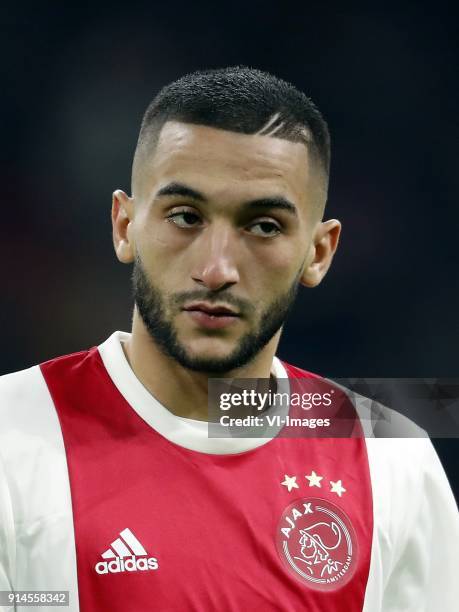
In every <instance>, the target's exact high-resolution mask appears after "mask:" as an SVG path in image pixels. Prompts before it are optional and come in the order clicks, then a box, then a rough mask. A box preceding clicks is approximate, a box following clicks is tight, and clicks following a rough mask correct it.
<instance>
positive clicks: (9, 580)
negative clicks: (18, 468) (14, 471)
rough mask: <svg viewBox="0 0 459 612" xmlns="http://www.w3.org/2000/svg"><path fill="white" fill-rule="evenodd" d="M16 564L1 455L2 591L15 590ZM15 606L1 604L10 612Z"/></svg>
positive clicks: (6, 486)
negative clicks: (14, 575)
mask: <svg viewBox="0 0 459 612" xmlns="http://www.w3.org/2000/svg"><path fill="white" fill-rule="evenodd" d="M14 565H15V537H14V521H13V510H12V507H11V497H10V492H9V487H8V482H7V480H6V474H5V470H4V466H3V462H2V458H1V456H0V591H12V590H13V573H14ZM13 609H14V607H13V606H2V605H0V610H1V612H10V611H11V610H13Z"/></svg>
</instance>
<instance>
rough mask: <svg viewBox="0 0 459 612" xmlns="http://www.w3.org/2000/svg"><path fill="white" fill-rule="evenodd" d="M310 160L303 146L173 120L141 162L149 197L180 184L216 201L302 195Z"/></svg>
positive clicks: (143, 180) (309, 172) (300, 196)
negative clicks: (249, 196) (169, 185)
mask: <svg viewBox="0 0 459 612" xmlns="http://www.w3.org/2000/svg"><path fill="white" fill-rule="evenodd" d="M310 165H311V162H310V159H309V154H308V149H307V148H306V146H305V145H304V144H302V143H293V142H290V141H288V140H285V139H281V138H276V137H270V136H260V135H247V134H239V133H236V132H230V131H226V130H220V129H216V128H211V127H208V126H203V125H193V124H189V123H181V122H177V121H169V122H167V123H165V124H164V126H163V127H162V129H161V132H160V134H159V137H158V141H157V145H156V147H155V151H154V153H153V155H151V156H148V157H147V158H146V159H145V160H144V162H143V164H142V166H143V167H142V182H143V183H144V187H145V190H146V192H147V193H151V192H152V191H153V190H154V189H157V188H158V187H160V186H161V185H162V184H165V183H167V182H170V181H180V182H183V183H186V184H189V185H190V186H192V187H196V188H199V189H201V190H203V191H204V192H205V193H206V194H207V195H208V196H209V197H213V196H215V197H219V196H222V195H225V194H227V193H228V189H229V188H230V189H231V194H232V197H235V196H236V197H237V194H238V193H239V192H240V193H241V196H242V195H244V196H245V195H247V194H248V193H249V192H250V193H253V194H260V195H268V194H269V193H273V192H276V194H277V195H285V196H287V197H288V196H290V197H291V198H294V199H296V200H297V201H299V200H300V199H301V198H302V197H304V196H305V192H306V191H307V188H308V182H309V179H310V174H311V168H310Z"/></svg>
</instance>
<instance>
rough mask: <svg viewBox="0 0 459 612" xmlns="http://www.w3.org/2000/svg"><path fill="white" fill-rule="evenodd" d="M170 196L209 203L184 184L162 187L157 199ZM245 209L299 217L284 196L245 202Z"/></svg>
mask: <svg viewBox="0 0 459 612" xmlns="http://www.w3.org/2000/svg"><path fill="white" fill-rule="evenodd" d="M168 196H183V197H186V198H191V199H193V200H197V201H198V202H207V198H206V197H205V195H204V194H202V193H201V192H200V191H196V189H192V188H191V187H188V185H184V184H183V183H176V182H172V183H169V184H168V185H165V186H164V187H161V189H159V190H158V191H157V192H156V195H155V199H156V198H159V197H168ZM243 207H244V208H249V209H256V210H260V209H261V210H268V209H269V210H272V209H278V210H285V211H286V212H288V213H290V214H291V215H294V216H295V217H296V216H297V215H298V211H297V208H296V206H295V204H293V202H291V201H290V200H288V199H287V198H284V197H283V196H271V197H265V198H258V199H256V200H250V201H248V202H244V204H243Z"/></svg>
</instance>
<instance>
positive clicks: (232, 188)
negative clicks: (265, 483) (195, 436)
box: [130, 122, 320, 374]
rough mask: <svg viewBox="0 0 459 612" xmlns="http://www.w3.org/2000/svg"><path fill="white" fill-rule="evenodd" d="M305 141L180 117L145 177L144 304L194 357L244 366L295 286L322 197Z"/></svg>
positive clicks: (161, 330)
mask: <svg viewBox="0 0 459 612" xmlns="http://www.w3.org/2000/svg"><path fill="white" fill-rule="evenodd" d="M316 183H317V177H315V176H314V173H313V169H312V166H311V161H310V159H309V155H308V150H307V148H306V147H305V146H304V145H303V144H301V143H291V142H289V141H286V140H283V139H278V138H273V137H268V136H258V135H244V134H237V133H234V132H228V131H223V130H217V129H214V128H209V127H205V126H200V125H191V124H185V123H179V122H168V123H166V124H165V125H164V127H163V129H162V131H161V133H160V137H159V140H158V144H157V146H156V149H155V151H154V153H152V155H151V156H150V157H148V156H147V158H146V159H145V160H144V161H143V163H142V165H141V168H140V170H139V171H138V172H137V175H136V177H135V184H134V194H133V199H134V215H133V219H132V223H131V226H132V227H131V228H130V232H131V233H130V238H131V240H132V242H133V244H134V245H135V246H134V251H135V263H134V273H133V285H134V294H135V300H136V304H137V308H138V310H139V313H140V315H141V317H142V320H143V322H144V324H145V327H146V328H147V330H148V331H149V333H150V335H151V337H152V339H153V340H154V341H155V343H156V344H157V345H158V346H159V347H160V348H161V349H162V350H163V352H164V353H166V354H167V355H169V356H170V357H172V358H174V359H175V360H177V361H178V362H179V363H180V364H181V365H182V366H184V367H186V368H189V369H192V370H198V371H203V372H208V373H214V374H216V373H225V372H230V371H231V370H234V369H235V368H238V367H241V366H242V365H244V364H246V363H248V362H249V361H251V360H252V359H253V357H254V356H255V355H256V354H257V353H258V352H259V351H260V350H261V349H262V348H263V347H264V346H266V344H267V343H268V342H270V341H276V342H277V340H278V336H279V333H280V328H281V326H282V324H283V322H284V319H285V317H286V316H287V313H288V311H289V308H290V306H291V305H292V302H293V300H294V297H295V293H296V289H297V286H298V283H299V281H300V280H301V277H302V273H303V270H304V266H305V263H306V264H307V262H308V259H310V258H311V256H312V251H311V247H312V235H313V231H314V228H315V225H316V224H317V223H319V222H320V219H319V218H318V214H317V209H318V208H319V207H318V205H317V204H316V201H315V199H317V198H318V197H320V195H319V191H318V188H317V185H316Z"/></svg>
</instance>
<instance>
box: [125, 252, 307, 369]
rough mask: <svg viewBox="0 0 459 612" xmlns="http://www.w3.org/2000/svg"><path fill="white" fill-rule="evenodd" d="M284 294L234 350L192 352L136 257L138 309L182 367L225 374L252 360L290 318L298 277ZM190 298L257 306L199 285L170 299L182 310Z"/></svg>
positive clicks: (248, 309) (248, 308)
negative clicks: (220, 354) (213, 354)
mask: <svg viewBox="0 0 459 612" xmlns="http://www.w3.org/2000/svg"><path fill="white" fill-rule="evenodd" d="M300 274H301V272H300V273H299V274H298V275H297V277H296V279H295V282H294V283H292V285H291V286H290V288H289V289H288V291H287V292H286V293H284V294H283V295H282V296H280V297H278V298H276V299H275V300H274V301H273V302H272V303H271V304H270V305H269V306H268V307H267V308H266V309H265V310H264V311H263V312H262V313H261V315H260V316H259V322H258V325H257V329H255V330H254V331H251V332H248V333H246V334H244V335H243V336H242V337H241V339H240V340H239V343H238V345H237V346H236V347H235V348H234V350H233V351H232V352H231V353H230V354H229V355H226V356H225V357H219V358H216V357H211V356H206V355H192V354H190V352H189V351H188V350H187V348H186V347H185V346H184V345H183V344H182V343H181V342H180V340H179V339H178V334H177V330H176V328H175V326H174V324H173V322H172V320H171V318H169V317H168V314H167V305H166V300H165V299H164V297H163V295H162V294H161V292H160V291H159V290H158V289H157V288H156V287H155V286H154V285H153V284H152V283H151V282H150V281H149V279H148V277H147V275H146V273H145V270H144V268H143V266H142V262H141V260H140V258H139V257H136V260H135V262H134V269H133V273H132V289H133V294H134V300H135V303H136V305H137V309H138V311H139V314H140V316H141V318H142V321H143V323H144V325H145V327H146V329H147V331H148V333H149V334H150V337H151V339H152V340H153V342H154V343H155V344H156V345H157V346H158V348H159V349H160V350H161V351H162V352H163V354H165V355H166V356H167V357H170V358H172V359H174V360H175V361H177V362H178V363H179V364H180V365H181V366H182V367H184V368H186V369H188V370H193V371H195V372H202V373H206V374H214V375H216V374H226V373H228V372H231V371H232V370H235V369H237V368H240V367H242V366H244V365H246V364H247V363H249V362H250V361H252V359H253V358H254V357H255V356H256V355H257V354H258V353H259V352H260V351H261V349H262V348H264V347H265V346H266V344H267V343H268V342H269V341H270V340H271V338H272V337H273V336H274V334H275V333H276V332H277V331H278V330H279V329H280V328H281V327H282V325H283V324H284V322H285V319H286V318H287V316H288V314H289V312H290V310H291V308H292V306H293V303H294V301H295V297H296V294H297V291H298V280H299V277H300ZM190 300H202V301H206V302H209V303H215V302H217V301H219V302H221V301H224V302H226V303H227V304H230V305H232V306H235V307H237V308H238V309H239V312H240V313H242V314H244V313H247V314H252V316H253V315H254V313H255V312H256V309H255V308H254V306H253V305H252V304H250V303H247V302H246V301H244V300H240V299H239V298H236V297H234V296H233V295H232V294H229V293H225V292H223V291H222V292H220V291H205V290H203V289H198V290H195V291H186V292H182V293H177V294H175V295H174V296H173V297H172V298H170V299H169V301H170V303H171V305H172V306H173V307H175V309H176V310H180V307H181V306H183V304H185V303H186V302H188V301H190Z"/></svg>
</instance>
